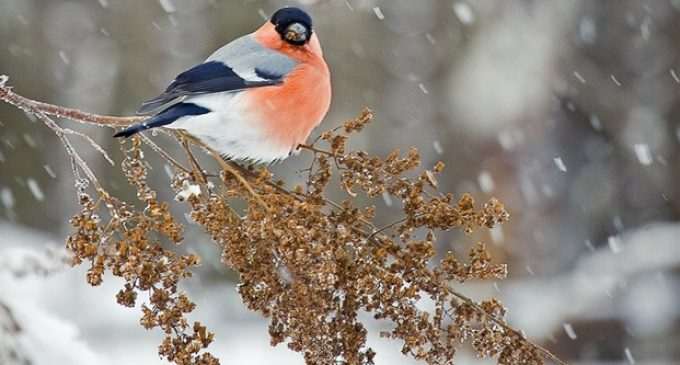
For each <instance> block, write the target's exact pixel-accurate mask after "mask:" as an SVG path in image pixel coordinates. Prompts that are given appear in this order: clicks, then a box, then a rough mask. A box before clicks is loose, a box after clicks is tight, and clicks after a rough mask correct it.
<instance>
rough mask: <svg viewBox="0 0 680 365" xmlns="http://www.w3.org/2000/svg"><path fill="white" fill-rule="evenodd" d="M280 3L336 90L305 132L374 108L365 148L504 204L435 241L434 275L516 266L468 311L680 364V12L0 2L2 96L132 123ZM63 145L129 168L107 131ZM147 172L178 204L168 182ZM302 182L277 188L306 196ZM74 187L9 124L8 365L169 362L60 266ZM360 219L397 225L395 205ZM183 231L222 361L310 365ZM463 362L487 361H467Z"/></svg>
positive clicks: (455, 0)
mask: <svg viewBox="0 0 680 365" xmlns="http://www.w3.org/2000/svg"><path fill="white" fill-rule="evenodd" d="M283 5H302V6H304V7H305V8H306V9H307V10H309V11H310V12H311V14H312V15H313V17H314V20H315V28H316V32H317V34H318V35H319V37H320V38H321V41H322V44H323V46H324V52H325V57H326V59H327V61H328V63H329V65H330V68H331V70H332V75H333V89H334V90H333V93H334V100H333V105H332V109H331V112H330V113H329V115H328V117H327V118H326V120H325V122H324V124H323V125H322V127H321V128H319V129H318V130H317V131H315V133H319V132H320V131H321V130H324V129H329V128H332V127H334V126H336V125H338V124H339V123H341V122H342V121H343V120H345V119H347V118H351V117H353V116H355V115H357V113H358V112H359V111H360V110H361V109H362V107H364V106H369V107H371V108H372V109H374V110H375V112H376V113H377V118H376V121H375V122H374V123H373V124H372V125H371V126H370V127H369V128H368V130H367V131H366V132H365V133H362V134H361V135H359V136H357V137H356V138H355V139H354V140H353V142H352V147H355V148H360V149H364V150H367V151H368V152H371V153H376V154H381V155H384V154H386V153H388V152H389V151H390V150H392V149H394V148H401V149H402V150H405V149H406V148H408V147H410V146H415V147H417V148H418V149H419V150H420V152H421V155H422V157H423V162H424V164H425V165H426V166H430V165H432V164H434V163H435V162H436V161H438V160H442V161H444V162H445V163H446V164H447V169H446V170H445V172H444V174H443V176H442V177H441V179H440V185H442V190H444V191H451V192H454V193H457V194H460V193H462V192H471V193H473V195H474V196H475V197H476V198H477V199H478V200H480V201H482V200H486V199H488V198H489V197H491V196H496V197H498V198H499V199H501V200H502V201H503V202H504V203H505V204H506V206H507V208H508V210H509V211H510V213H511V221H510V223H508V224H506V225H504V226H503V227H502V229H495V230H494V231H493V232H491V233H490V234H489V233H484V234H478V235H476V236H473V237H466V236H464V235H462V234H459V233H457V232H450V233H444V234H440V235H439V238H440V243H441V247H440V248H439V251H440V253H443V252H445V251H446V250H455V251H457V252H460V253H464V252H465V251H466V250H467V248H469V246H470V245H471V243H473V242H474V241H475V240H476V239H483V240H486V241H487V242H490V243H491V247H492V250H493V253H494V254H495V259H496V260H498V261H502V262H507V263H508V264H509V270H510V276H509V278H508V279H507V280H505V281H503V282H498V283H469V284H466V285H464V286H462V287H461V288H460V289H461V290H462V291H464V292H465V293H467V294H469V295H471V296H472V297H474V298H480V299H481V298H487V297H491V296H496V297H499V298H500V299H501V300H503V302H504V303H505V304H506V305H507V307H508V308H509V313H508V318H509V321H510V322H511V324H512V325H514V326H516V327H518V328H521V329H522V330H523V331H524V332H525V333H526V334H527V335H528V336H529V337H530V338H531V339H533V340H535V341H537V342H538V343H540V344H542V345H544V346H546V347H547V348H549V349H550V350H551V351H553V352H555V353H556V354H557V355H559V356H560V357H561V358H563V359H564V360H566V361H567V362H569V363H573V364H680V241H679V237H680V224H678V222H677V221H678V217H679V215H680V211H679V209H680V196H679V194H680V176H679V175H680V168H679V167H680V163H679V162H678V155H679V154H680V122H679V120H678V113H680V46H678V44H679V41H680V1H679V0H654V1H641V0H611V1H588V0H559V1H557V0H555V1H535V0H517V1H491V0H479V1H471V0H469V1H461V0H418V1H413V0H383V1H380V0H328V1H314V0H306V1H301V2H292V1H274V0H270V1H219V0H212V1H210V0H192V1H180V0H160V1H144V2H140V1H133V0H98V1H97V0H87V1H85V0H80V1H75V0H73V1H65V0H0V74H7V75H9V76H10V84H11V85H12V86H14V87H15V89H16V91H17V92H18V93H20V94H23V95H25V96H28V97H31V98H35V99H38V100H43V101H47V102H51V103H56V104H62V105H66V106H69V107H76V108H81V109H83V110H87V111H91V112H96V113H102V114H112V115H129V114H132V113H133V112H134V110H136V108H137V106H138V105H139V103H140V101H142V100H144V99H147V98H149V97H151V96H154V95H156V94H157V93H158V92H159V91H160V90H161V89H163V88H164V87H165V86H166V84H167V83H168V81H170V80H172V78H173V77H174V76H175V75H176V74H177V73H179V72H181V71H183V70H184V69H186V68H188V67H189V66H192V65H194V64H196V63H199V62H201V61H202V60H203V59H204V58H205V57H207V56H208V55H209V54H210V53H211V52H212V51H213V50H215V49H217V48H218V47H220V46H221V45H223V44H225V43H227V42H228V41H230V40H232V39H234V38H236V37H238V36H240V35H242V34H245V33H248V32H251V31H253V30H254V29H255V28H257V27H258V26H259V25H260V24H261V23H262V22H263V21H264V19H266V18H267V17H268V16H270V15H271V14H272V13H273V12H274V11H275V10H276V9H277V8H279V7H281V6H283ZM64 125H67V126H68V127H70V128H74V129H78V130H81V131H84V132H86V133H87V134H89V135H90V136H93V138H95V140H97V141H98V142H99V143H100V144H101V145H102V146H104V147H105V148H106V149H107V150H109V151H110V152H111V154H112V156H113V157H114V159H118V160H119V159H120V154H119V152H118V151H117V142H115V141H114V140H113V139H112V138H111V135H112V131H111V130H110V129H105V128H94V127H83V126H80V125H75V124H74V123H72V122H64ZM156 140H157V141H159V143H161V144H162V145H164V146H168V148H169V149H170V150H171V151H174V152H175V153H177V154H179V151H177V150H174V149H173V148H174V147H173V146H174V143H173V142H172V141H170V140H168V139H167V137H164V136H158V137H157V138H156ZM74 141H78V140H77V138H74ZM78 142H79V143H80V146H81V149H80V150H81V153H82V154H83V156H84V157H86V158H87V159H88V162H89V164H90V166H92V167H93V168H95V170H96V171H97V175H98V176H99V177H100V178H101V179H102V180H103V181H104V182H105V185H106V186H107V187H109V189H110V190H111V191H112V192H114V193H116V194H120V195H121V196H123V197H126V198H128V199H129V201H135V200H134V194H133V192H132V191H131V190H130V188H129V187H128V186H126V185H127V184H126V182H125V181H124V179H123V177H122V176H121V174H120V170H119V167H118V166H116V167H111V166H110V165H108V164H107V162H106V161H105V160H104V159H103V158H102V157H101V155H100V154H98V153H97V152H96V151H94V150H93V149H92V148H91V147H90V146H89V145H88V144H87V143H82V141H78ZM147 157H148V158H149V159H150V160H151V162H152V165H153V166H155V167H156V168H155V169H154V170H153V171H152V176H151V183H152V186H155V187H157V188H158V189H159V193H160V195H161V197H162V198H163V199H165V200H170V201H172V198H173V195H174V194H172V193H171V192H170V191H169V189H167V188H166V187H167V181H168V176H167V175H166V172H165V170H164V168H163V163H162V162H161V161H160V160H158V158H157V156H155V154H154V153H152V152H149V153H147ZM308 163H309V160H308V157H306V156H298V157H294V158H291V159H288V160H286V161H285V162H284V163H281V164H278V165H275V166H273V170H274V171H275V173H276V174H277V176H279V177H280V178H282V179H284V180H285V181H287V182H289V183H291V184H293V183H295V182H299V181H301V180H302V179H303V178H304V175H301V174H300V173H299V172H298V171H299V170H300V169H302V168H305V167H306V166H307V164H308ZM73 184H74V181H73V177H72V174H71V170H70V167H69V161H68V159H67V158H66V154H65V152H64V150H63V148H62V146H61V144H60V142H59V141H58V139H57V138H55V136H54V135H53V133H52V132H51V131H50V130H49V129H47V128H46V127H45V126H43V125H42V124H41V123H39V122H36V121H34V120H31V118H28V117H27V116H26V115H24V114H23V113H22V112H20V111H18V110H17V109H15V108H12V107H10V106H8V105H4V104H3V105H0V363H1V364H15V363H16V364H19V363H21V364H23V362H21V361H22V360H27V361H29V362H30V363H31V364H57V363H63V364H66V363H69V364H94V363H96V364H118V363H124V364H156V363H162V362H161V361H160V360H159V359H158V357H157V354H156V349H155V346H156V345H157V344H158V343H159V341H160V335H159V333H157V332H148V333H147V332H146V331H145V330H143V329H142V328H141V327H140V326H139V325H138V318H139V311H138V310H131V309H127V308H123V307H120V306H118V305H117V304H116V303H115V299H114V295H115V292H116V291H117V290H118V288H119V285H120V283H119V282H118V281H116V280H115V279H113V278H108V280H105V283H104V285H103V286H101V287H97V288H91V287H89V286H88V285H87V284H86V282H85V279H84V268H76V269H67V268H61V265H59V261H60V259H61V257H63V252H61V251H60V248H61V247H63V239H64V237H65V235H66V234H67V233H68V232H69V227H68V218H69V217H70V216H71V214H73V213H74V212H76V211H77V207H76V206H75V204H74V203H75V199H74V193H75V190H74V186H73ZM367 203H373V204H376V206H377V207H378V209H380V210H381V211H382V212H383V213H382V214H381V216H380V219H381V220H382V221H384V222H390V221H392V220H393V219H394V218H396V217H397V214H398V207H395V206H392V204H391V202H390V201H388V200H380V199H378V200H376V201H374V202H367ZM173 209H175V211H176V212H177V213H178V214H179V216H180V217H181V216H182V214H183V213H184V212H185V210H184V209H183V207H181V206H179V205H178V206H174V207H173ZM184 223H185V224H186V232H187V233H186V236H187V244H186V245H185V246H184V249H186V250H188V251H193V252H197V253H199V254H200V255H201V256H203V258H204V261H205V264H204V265H203V267H202V268H201V270H200V271H199V273H198V275H197V276H196V277H195V278H194V279H192V280H190V281H189V282H188V283H187V284H186V290H187V291H189V293H190V294H191V296H192V298H193V299H194V300H196V301H197V303H198V305H199V307H198V309H197V310H196V312H195V313H194V317H195V318H196V319H200V320H201V321H204V323H206V324H207V325H208V327H209V328H210V329H212V330H214V331H215V332H216V333H217V339H216V342H215V343H214V344H213V345H211V349H212V351H213V353H214V354H216V355H218V357H220V358H221V359H222V361H223V363H241V362H247V363H249V364H260V363H261V364H267V363H272V362H276V363H278V364H284V363H285V364H301V363H303V360H302V358H301V357H300V356H299V355H298V354H295V353H292V352H289V351H288V350H286V348H285V346H279V347H277V348H271V347H270V346H269V338H268V335H267V332H266V327H267V323H266V321H265V320H264V319H262V318H261V317H260V316H259V314H257V313H250V312H248V311H247V310H246V309H245V308H243V306H242V305H241V303H240V300H239V298H238V296H237V294H236V291H235V288H234V286H235V283H236V277H235V276H234V275H233V273H230V272H229V271H228V270H227V269H226V268H225V267H224V266H223V265H222V264H220V263H219V254H218V249H217V248H216V247H215V246H214V245H213V244H212V243H211V242H210V240H209V237H208V236H206V235H205V234H203V233H202V232H201V230H200V229H199V228H198V227H197V226H195V225H192V224H191V223H189V222H188V221H187V222H184ZM36 273H37V274H36ZM378 330H379V329H378ZM369 345H370V346H373V347H374V348H375V349H376V351H377V353H378V356H377V358H376V359H377V363H378V364H389V363H407V362H408V360H407V359H405V358H403V357H401V354H400V353H399V351H398V349H399V348H400V344H399V343H392V342H388V341H385V340H381V339H379V338H376V337H375V336H373V337H370V339H369ZM457 363H458V364H476V363H487V364H488V363H493V361H491V360H483V361H482V360H478V359H476V358H474V356H472V355H471V354H469V353H466V352H461V353H460V355H459V357H458V360H457Z"/></svg>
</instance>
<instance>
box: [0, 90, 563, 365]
mask: <svg viewBox="0 0 680 365" xmlns="http://www.w3.org/2000/svg"><path fill="white" fill-rule="evenodd" d="M5 81H6V80H5ZM0 86H1V87H0V99H2V100H4V101H7V102H9V103H11V104H14V105H16V106H17V107H20V108H22V109H23V110H25V111H26V112H28V113H31V114H33V115H35V116H36V117H38V118H39V119H41V120H43V121H44V122H45V123H46V124H47V125H48V126H50V128H52V129H53V130H55V132H56V133H57V135H58V136H59V137H60V138H62V141H64V144H65V146H66V149H67V152H68V155H69V157H70V158H71V159H72V161H74V173H75V174H76V179H77V181H78V184H77V188H78V196H79V200H80V206H81V211H80V212H79V213H77V214H76V215H74V216H73V218H72V219H71V224H72V226H73V233H72V234H71V235H70V236H69V237H68V239H67V247H68V248H69V249H70V250H71V251H72V252H73V254H74V264H86V265H88V266H89V267H90V269H89V271H88V274H87V281H88V283H90V284H91V285H99V284H100V283H101V282H102V277H103V274H104V272H106V271H110V272H111V273H113V274H114V275H115V276H119V277H121V278H123V279H124V280H125V285H124V287H123V288H121V290H120V292H119V293H118V295H117V297H116V299H117V301H118V303H120V304H121V305H124V306H129V307H133V306H135V305H136V304H137V296H138V294H139V293H142V292H147V293H148V294H149V297H150V300H149V301H148V303H144V304H142V306H141V308H142V318H141V320H140V323H141V325H142V326H144V327H145V328H147V329H151V328H159V329H160V330H162V331H163V332H164V333H165V334H166V337H165V339H164V340H163V342H162V344H161V345H160V347H159V354H160V355H161V356H162V357H164V358H166V359H167V360H169V361H171V362H174V363H176V364H178V365H185V364H206V365H207V364H217V363H219V361H218V360H217V359H216V358H215V357H213V356H212V355H211V354H210V353H209V352H206V348H207V347H208V345H209V344H210V343H211V342H212V341H213V340H214V339H215V336H214V335H213V333H211V332H209V331H208V330H207V329H206V327H204V326H203V325H202V324H200V323H193V324H191V323H189V322H188V321H187V319H186V314H187V313H189V312H191V311H192V310H194V309H195V305H194V304H193V303H192V302H191V300H190V298H188V297H187V295H186V294H184V293H183V292H182V291H181V290H180V289H179V288H178V285H179V284H180V283H181V281H182V280H183V279H184V278H187V277H189V276H191V269H192V267H194V266H196V265H198V264H199V263H200V258H199V257H198V256H196V255H180V254H177V253H176V252H175V251H173V250H172V249H168V248H166V247H169V246H167V245H163V242H172V243H174V244H181V243H182V242H183V237H182V227H181V225H180V224H179V223H177V221H176V220H175V218H174V217H173V216H172V214H171V213H170V211H169V209H168V204H167V203H166V202H161V201H159V200H158V198H157V195H156V193H155V191H154V190H153V189H152V188H151V187H150V186H149V185H148V184H147V181H146V177H147V168H148V166H147V163H146V161H145V160H144V157H143V153H142V145H143V143H146V144H148V145H149V146H150V147H151V148H152V149H153V150H154V151H156V152H158V153H160V154H161V156H163V157H164V158H165V159H166V160H167V161H168V162H170V163H171V164H172V165H173V166H174V167H175V171H174V176H173V178H172V181H171V187H172V189H174V190H175V192H176V193H177V200H180V201H184V202H186V204H187V207H188V209H189V210H190V213H191V218H192V219H193V220H194V221H195V222H196V223H198V224H199V225H201V226H202V227H203V228H204V229H205V231H206V232H207V233H208V234H209V235H210V237H211V238H212V240H213V241H214V242H215V243H216V244H217V245H218V246H219V247H220V248H221V250H222V261H223V263H224V264H225V265H227V266H229V267H230V268H231V269H233V270H235V271H236V272H237V273H238V274H239V277H240V282H239V284H238V291H239V293H240V295H241V298H242V300H243V303H244V304H245V305H246V306H247V307H248V308H250V309H251V310H254V311H258V312H260V313H262V315H264V316H265V317H267V318H269V319H270V325H269V334H270V336H271V344H272V345H278V344H281V343H285V344H286V345H287V346H288V348H290V349H291V350H293V351H297V352H299V353H301V354H302V355H303V356H304V358H305V361H306V363H307V364H338V363H342V364H371V363H373V360H374V357H375V356H376V353H375V352H374V351H373V350H372V349H371V348H369V347H367V344H366V338H367V331H368V329H367V328H366V327H365V325H364V323H362V321H361V320H360V319H359V315H360V314H362V313H368V314H370V315H371V316H373V317H374V318H375V319H377V320H381V321H386V322H389V323H391V330H389V331H385V332H382V333H381V335H382V336H384V337H387V338H392V339H395V340H398V341H401V343H402V350H401V351H402V353H403V354H404V355H408V356H412V357H413V358H415V359H419V360H423V361H425V362H426V363H428V364H451V363H453V360H454V355H455V353H456V351H457V349H459V348H460V347H461V346H463V344H464V343H467V344H469V345H471V347H472V349H474V351H475V352H476V353H477V354H478V355H479V356H482V357H493V358H495V359H496V360H497V362H498V363H499V364H541V363H543V361H544V359H546V358H548V359H550V360H552V361H555V362H560V361H559V359H557V358H555V357H554V356H553V355H552V354H550V353H549V352H547V351H546V350H545V349H543V348H541V347H540V346H538V345H536V344H533V343H531V342H529V341H528V340H526V339H525V338H524V337H523V336H522V335H521V333H519V332H518V331H516V330H514V329H512V328H510V327H509V326H508V325H507V324H506V323H505V321H504V319H503V317H504V314H505V308H504V307H503V306H502V304H501V303H500V302H498V301H497V300H496V299H493V298H492V299H489V300H487V301H483V302H481V303H477V302H474V301H472V300H471V299H469V298H467V297H465V296H463V295H461V294H460V293H458V292H457V291H455V290H454V289H453V288H452V287H451V283H452V282H459V283H463V282H465V281H467V280H487V279H494V280H496V279H503V278H504V277H505V276H506V273H507V269H506V266H505V265H504V264H500V263H494V262H493V261H492V259H491V257H490V255H489V252H488V251H487V249H486V247H485V245H484V244H483V243H481V242H480V243H476V244H474V245H472V247H471V248H470V253H469V256H468V257H466V258H460V257H456V256H455V255H454V254H453V253H452V252H448V253H446V254H445V255H444V256H443V257H444V258H443V259H442V260H439V261H436V260H435V241H436V234H437V232H438V231H446V230H451V229H461V230H464V231H465V232H468V233H469V232H472V231H473V230H475V229H480V228H481V229H488V228H492V227H494V226H496V225H498V224H501V223H504V222H506V221H507V220H508V213H507V212H506V210H505V209H504V207H503V205H502V204H501V203H500V202H499V201H498V200H496V199H490V200H489V201H487V202H485V203H483V204H481V205H477V204H476V203H475V201H474V200H473V198H472V197H471V196H470V195H468V194H465V195H462V196H458V197H454V196H453V195H452V194H446V193H442V192H439V190H438V184H437V174H438V173H440V172H441V171H442V170H443V168H444V164H443V163H441V162H440V163H437V164H436V165H435V166H433V167H431V168H429V169H419V166H420V159H419V155H418V151H417V150H416V149H410V150H409V151H408V152H406V153H405V154H401V153H399V151H394V152H392V153H390V154H389V155H388V156H386V157H384V158H381V157H377V156H372V155H369V154H367V153H365V152H363V151H350V150H348V149H347V147H346V143H347V140H348V138H350V137H351V135H352V134H354V133H357V132H360V131H361V130H362V128H363V127H364V126H365V125H366V124H367V123H369V122H370V121H371V120H372V119H373V114H372V112H371V111H369V110H364V111H363V112H362V113H361V115H360V116H359V117H357V118H356V119H352V120H348V121H346V122H345V123H343V124H342V125H341V126H339V127H338V128H335V129H333V130H331V131H328V132H325V133H323V134H322V135H321V136H320V138H319V139H317V140H316V141H314V142H313V143H312V144H311V145H308V146H302V147H301V148H303V149H304V150H306V151H307V152H309V153H311V154H312V155H313V157H314V158H313V161H314V162H313V164H312V166H310V168H309V169H308V171H307V174H308V175H307V176H308V179H307V182H306V184H305V185H304V186H296V187H294V188H292V189H290V190H288V189H286V188H285V187H284V186H283V184H281V183H279V182H276V181H274V180H273V179H272V176H271V174H270V173H269V172H268V171H267V169H266V168H263V167H261V168H259V169H245V168H242V167H240V166H239V165H236V164H234V163H232V162H224V161H222V160H221V159H219V157H218V162H219V164H220V166H221V167H222V169H221V170H222V171H221V173H219V174H212V175H211V174H209V173H206V172H205V171H204V170H203V169H201V167H200V166H199V165H198V163H197V162H196V160H195V159H194V158H193V156H192V155H191V147H190V145H191V144H197V145H199V146H200V142H198V141H193V140H191V139H190V138H188V137H187V136H182V135H180V136H178V138H179V140H180V142H181V143H182V145H183V146H184V148H185V151H186V152H187V154H188V157H189V160H190V161H191V166H192V167H191V168H186V167H183V166H182V165H181V164H180V163H178V162H177V161H176V160H175V159H173V158H172V157H170V156H169V155H168V154H167V153H166V152H164V151H163V150H162V149H160V148H159V147H158V146H156V145H155V144H154V143H153V142H151V140H150V139H148V138H147V137H145V136H141V137H140V136H136V137H133V138H131V139H130V140H127V141H123V142H122V143H121V149H122V150H123V152H124V154H125V160H124V161H123V162H122V164H121V167H122V172H123V174H124V175H125V176H126V178H127V180H128V182H129V183H130V184H131V185H132V186H133V187H134V188H135V189H136V190H137V197H138V199H139V202H137V203H135V204H134V205H133V204H132V203H128V202H124V201H121V200H120V199H118V198H116V197H114V196H112V195H110V194H108V193H107V192H106V190H105V188H104V187H103V186H102V185H101V184H100V183H99V182H98V181H97V180H96V177H95V176H94V174H92V172H91V170H90V169H89V168H88V167H87V164H86V163H85V162H84V161H82V159H81V158H80V157H79V155H78V153H77V151H75V150H73V148H72V147H71V146H70V143H69V141H68V138H66V137H67V136H66V134H69V133H65V132H64V129H62V128H61V127H59V126H58V125H57V124H56V123H54V121H53V120H52V119H51V118H50V116H49V115H56V116H62V117H63V116H67V117H68V118H70V119H73V120H77V121H81V122H85V123H94V124H104V125H116V126H118V125H124V124H126V123H130V122H131V121H133V120H134V119H133V118H116V117H103V116H96V115H92V114H86V113H83V112H80V111H77V110H72V109H66V108H61V107H57V106H52V105H47V104H42V103H38V102H35V101H32V100H29V99H25V98H23V97H21V96H19V95H17V94H14V93H13V92H12V91H11V90H10V88H9V87H6V86H4V82H3V80H0ZM201 147H205V146H201ZM208 152H209V153H212V154H214V153H213V152H212V151H208ZM80 172H82V173H84V174H85V175H86V176H85V178H81V177H80ZM333 184H339V185H340V187H341V188H342V189H343V190H344V191H346V193H347V198H346V199H345V200H343V201H342V202H338V203H336V202H333V201H330V200H328V199H327V198H326V193H325V192H326V191H327V189H328V188H329V187H330V186H332V185H333ZM88 186H93V189H88ZM93 193H94V197H93V196H92V194H93ZM359 194H363V195H365V196H367V197H369V198H374V197H379V196H381V195H383V194H388V195H389V196H391V197H392V199H395V200H398V201H399V202H401V209H402V210H403V218H402V219H400V220H398V221H395V222H393V223H392V224H389V225H386V226H382V227H377V226H376V225H375V224H374V223H373V222H374V218H375V217H376V215H377V214H379V213H378V212H376V208H375V207H373V206H369V207H361V206H358V205H357V204H358V203H357V202H358V201H359V199H356V197H357V196H358V195H359ZM237 201H242V202H244V203H245V206H246V208H245V209H242V210H237V209H235V208H234V207H235V206H241V205H240V204H235V203H236V202H237ZM104 217H106V218H104ZM170 247H171V246H170ZM423 300H427V301H429V302H430V303H433V308H432V309H431V310H428V311H426V310H423V309H421V306H420V305H419V303H422V301H423ZM560 363H561V362H560Z"/></svg>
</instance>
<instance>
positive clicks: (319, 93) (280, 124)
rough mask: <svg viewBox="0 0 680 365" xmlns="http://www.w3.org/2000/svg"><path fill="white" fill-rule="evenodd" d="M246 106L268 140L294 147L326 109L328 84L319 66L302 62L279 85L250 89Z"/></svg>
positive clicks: (303, 139) (307, 134) (305, 136)
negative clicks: (251, 106) (253, 107)
mask: <svg viewBox="0 0 680 365" xmlns="http://www.w3.org/2000/svg"><path fill="white" fill-rule="evenodd" d="M249 98H251V100H250V103H249V104H250V105H255V106H257V107H256V108H255V110H254V113H255V114H256V118H255V120H257V121H258V122H259V123H261V127H263V130H264V131H265V133H266V134H267V136H268V137H269V138H271V140H272V141H276V142H277V143H279V144H280V145H281V146H282V147H283V146H285V147H289V148H291V149H293V148H296V147H297V145H298V144H301V143H304V142H305V141H306V140H307V137H309V134H310V133H311V131H312V129H314V128H315V127H316V126H317V125H319V123H321V120H322V119H323V118H324V116H325V115H326V113H327V112H328V108H329V107H330V102H331V84H330V77H329V75H328V71H327V69H325V65H324V68H323V69H320V68H319V67H315V66H314V65H310V64H305V63H302V64H300V65H298V66H297V67H296V69H295V70H293V71H292V72H291V73H290V74H289V75H288V76H287V77H286V79H285V81H284V82H283V83H282V84H281V85H277V86H271V87H263V88H257V89H252V90H250V92H249Z"/></svg>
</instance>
